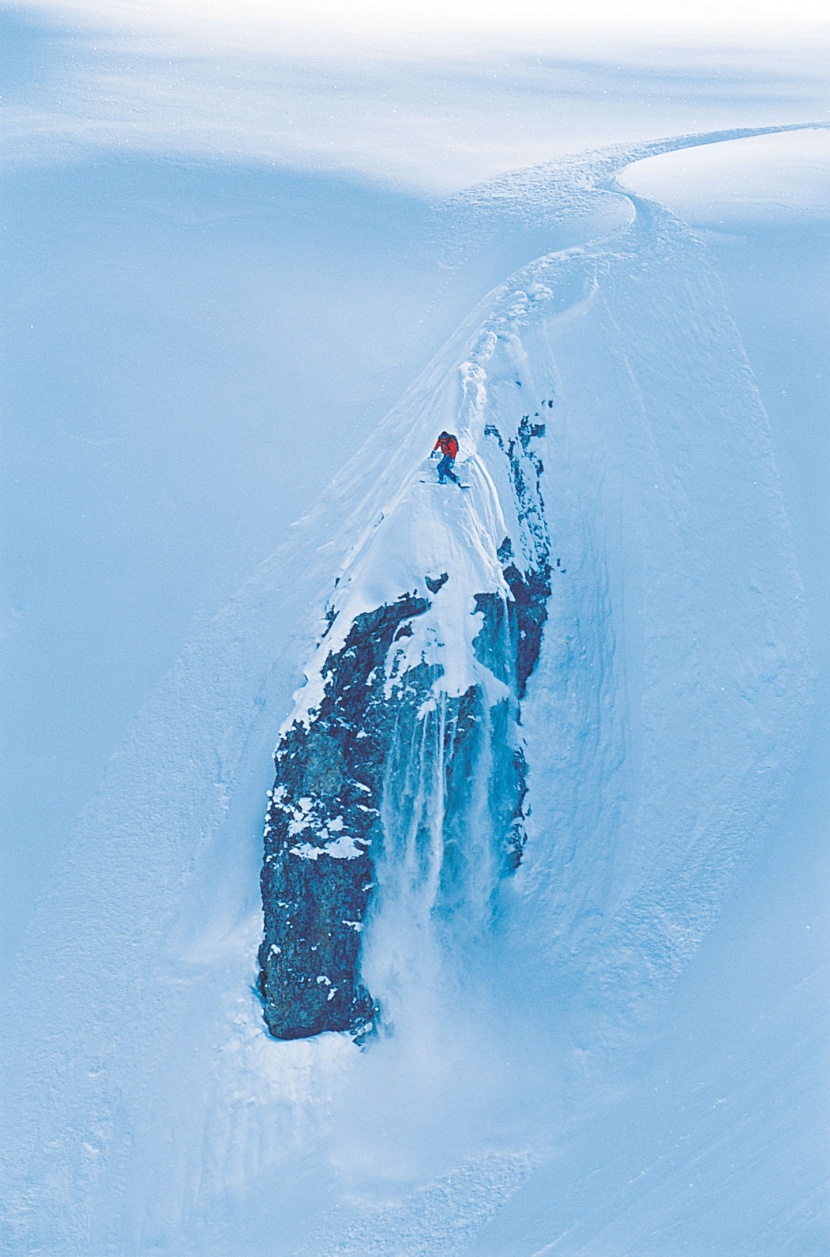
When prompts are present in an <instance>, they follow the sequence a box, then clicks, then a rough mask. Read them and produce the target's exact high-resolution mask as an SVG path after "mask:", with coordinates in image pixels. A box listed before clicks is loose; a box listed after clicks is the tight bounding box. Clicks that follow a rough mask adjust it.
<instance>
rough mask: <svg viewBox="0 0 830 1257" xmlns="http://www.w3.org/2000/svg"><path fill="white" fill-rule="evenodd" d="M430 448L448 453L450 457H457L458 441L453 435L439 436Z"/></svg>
mask: <svg viewBox="0 0 830 1257" xmlns="http://www.w3.org/2000/svg"><path fill="white" fill-rule="evenodd" d="M432 449H433V452H435V450H440V451H441V453H442V454H449V456H450V458H457V457H458V442H457V441H456V439H455V437H454V436H439V438H438V440H437V441H436V442H435V444H434V445H433V447H432Z"/></svg>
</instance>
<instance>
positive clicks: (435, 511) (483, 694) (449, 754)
mask: <svg viewBox="0 0 830 1257" xmlns="http://www.w3.org/2000/svg"><path fill="white" fill-rule="evenodd" d="M496 347H497V339H496V338H495V337H494V336H493V334H492V333H491V332H488V333H487V334H486V335H485V336H484V338H483V340H482V341H481V344H480V346H479V348H478V351H477V354H476V356H475V357H474V358H473V359H471V360H470V361H468V362H465V363H464V364H463V365H462V367H461V382H462V418H463V419H464V420H465V422H464V424H463V428H462V431H463V437H462V447H463V448H464V450H465V455H466V456H465V458H464V466H465V472H464V474H465V475H468V476H469V477H470V479H471V484H470V486H469V491H468V490H462V489H459V488H458V487H456V486H455V485H453V484H448V485H443V486H442V485H439V484H438V482H437V479H436V477H435V473H434V470H433V469H432V467H429V468H425V467H424V466H422V465H420V466H418V467H417V468H416V469H413V471H412V472H411V473H410V476H409V478H408V483H407V484H406V485H405V486H404V488H403V490H402V491H401V492H400V493H399V494H398V496H397V499H396V500H395V501H394V503H393V504H392V505H391V506H390V507H389V508H388V511H387V512H384V514H383V516H382V518H381V519H379V520H378V522H377V525H376V527H375V528H374V529H373V531H372V534H371V535H370V537H369V538H368V539H367V540H366V541H365V542H364V543H363V545H362V546H361V547H360V548H359V549H358V551H357V553H356V554H355V555H354V556H353V558H352V559H351V561H350V563H349V565H348V567H347V569H346V570H345V571H344V572H343V573H342V574H341V576H340V577H338V580H337V587H336V590H335V593H334V596H333V598H332V600H331V602H330V603H329V605H328V607H327V608H326V614H325V622H326V632H325V635H324V638H323V641H322V642H321V644H320V647H319V650H318V654H317V659H316V660H315V661H314V663H313V664H312V665H311V666H310V668H309V678H308V682H307V685H306V688H305V690H304V691H302V692H301V693H300V695H299V701H298V706H297V710H296V712H295V713H294V715H293V716H292V717H291V719H290V720H289V722H288V725H287V727H286V729H285V731H284V733H283V736H282V739H281V741H280V743H279V746H278V747H277V750H276V756H275V759H276V768H277V776H276V782H275V785H274V789H273V791H272V792H271V796H270V799H271V801H270V805H269V809H268V817H267V821H266V826H265V862H264V866H263V871H262V901H263V908H264V914H265V937H264V939H263V942H262V945H261V947H260V950H259V962H260V983H259V984H260V991H261V994H262V997H263V1004H264V1010H265V1018H266V1021H267V1023H268V1026H269V1029H270V1030H271V1033H272V1034H274V1035H275V1036H277V1037H279V1038H299V1037H303V1036H307V1035H313V1034H318V1033H320V1032H321V1031H323V1030H350V1031H351V1032H352V1033H353V1034H355V1035H356V1037H357V1038H358V1039H362V1038H363V1037H365V1035H366V1034H367V1033H368V1032H369V1030H371V1029H372V1028H373V1026H374V1024H375V1021H376V1018H377V1004H376V1002H375V1001H374V1000H373V998H372V996H371V995H370V993H369V991H368V990H367V988H366V986H365V983H364V981H363V979H362V976H361V972H360V953H361V941H362V934H363V931H364V929H365V927H366V926H367V924H369V925H370V927H371V921H370V920H368V917H369V915H370V909H371V908H372V906H373V904H374V902H375V900H377V901H378V908H377V914H378V915H381V916H383V915H384V914H385V913H388V912H389V911H390V904H391V903H392V902H394V903H395V904H396V906H397V908H398V910H400V911H403V912H404V913H407V911H408V912H409V913H410V914H414V915H415V917H416V918H417V919H418V920H419V923H420V926H421V928H422V929H423V930H424V931H427V930H429V928H430V925H431V923H433V922H436V921H443V922H445V923H448V924H450V925H451V926H452V928H458V925H459V923H460V922H463V923H464V928H465V929H466V930H468V931H469V930H473V931H478V930H481V929H484V928H486V926H487V924H488V921H489V917H490V914H491V909H492V900H493V896H494V894H495V891H496V889H497V886H498V883H499V881H500V879H501V878H502V877H504V876H505V875H506V874H508V873H510V872H513V871H515V869H516V868H517V867H518V865H519V863H520V861H521V856H522V849H523V847H524V842H525V806H526V805H525V800H526V795H527V764H526V760H525V754H524V749H523V739H522V736H521V729H520V715H519V713H520V700H521V699H522V698H523V697H524V694H525V691H526V688H527V682H528V679H529V677H530V674H531V673H532V671H533V669H534V667H535V665H536V662H537V660H538V657H539V651H540V647H541V639H542V631H543V628H544V623H545V619H546V616H547V599H548V597H549V595H550V575H551V571H550V562H549V553H550V547H549V540H548V535H547V528H546V525H545V517H544V502H543V500H542V497H541V493H540V488H539V478H540V475H541V473H542V470H543V464H542V460H541V458H540V457H539V455H538V453H537V448H538V446H539V443H540V441H541V440H542V439H543V437H544V433H545V420H544V418H543V415H546V414H549V413H550V406H551V405H552V402H551V401H550V399H539V400H538V401H537V403H536V405H537V409H535V410H534V412H533V414H532V415H530V414H526V413H518V415H516V416H515V417H514V418H513V419H512V422H508V421H507V416H508V415H509V414H510V412H511V411H513V412H516V411H519V412H521V411H522V409H523V407H524V406H525V405H526V404H527V401H526V397H525V395H524V393H523V387H524V386H523V381H522V379H521V377H520V366H519V363H518V362H517V361H515V360H514V357H513V356H512V355H511V354H509V353H508V356H507V358H506V359H505V362H504V363H503V364H502V369H503V370H506V371H507V377H506V378H507V379H509V388H510V389H511V390H512V394H513V397H512V399H511V405H510V406H505V407H503V414H502V415H500V417H499V423H500V426H498V425H497V424H496V423H493V422H487V423H485V422H484V415H485V413H486V412H487V409H488V390H487V378H488V377H487V374H486V371H485V368H484V365H483V364H484V363H485V362H486V363H488V365H489V367H490V371H491V372H492V369H493V366H492V364H493V363H494V362H497V361H498V356H497V355H496V352H495V351H496ZM465 410H466V413H464V411H465ZM374 601H377V603H378V605H375V606H372V605H371V604H372V603H373V602H374ZM365 607H370V609H368V610H364V609H363V608H365ZM370 935H371V928H370Z"/></svg>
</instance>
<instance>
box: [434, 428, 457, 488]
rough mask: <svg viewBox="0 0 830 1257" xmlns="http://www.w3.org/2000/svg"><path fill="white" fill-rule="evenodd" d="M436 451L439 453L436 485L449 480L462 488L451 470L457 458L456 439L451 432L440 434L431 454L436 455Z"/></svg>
mask: <svg viewBox="0 0 830 1257" xmlns="http://www.w3.org/2000/svg"><path fill="white" fill-rule="evenodd" d="M438 451H440V453H441V460H440V462H439V463H438V483H439V484H446V482H447V480H448V479H449V480H452V482H453V483H454V484H457V485H458V487H459V488H462V487H463V486H462V484H461V481H460V480H459V479H458V476H457V475H456V474H455V472H454V471H453V469H452V465H453V463H454V462H455V460H456V458H457V457H458V437H455V436H453V434H452V433H451V432H442V433H441V434H440V435H439V437H438V440H437V441H436V442H435V444H434V445H433V447H432V453H433V454H436V453H437V452H438ZM430 457H431V456H430Z"/></svg>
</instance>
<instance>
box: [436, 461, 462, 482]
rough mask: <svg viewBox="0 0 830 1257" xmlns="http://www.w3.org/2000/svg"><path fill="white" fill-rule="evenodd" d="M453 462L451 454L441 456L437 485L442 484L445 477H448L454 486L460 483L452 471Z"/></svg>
mask: <svg viewBox="0 0 830 1257" xmlns="http://www.w3.org/2000/svg"><path fill="white" fill-rule="evenodd" d="M454 462H455V459H454V458H453V457H452V455H451V454H445V455H444V456H443V458H442V459H441V461H440V462H439V464H438V483H439V484H443V483H444V481H445V480H446V479H447V477H449V479H450V480H454V481H455V483H456V484H460V483H461V482H460V480H459V479H458V476H457V475H456V474H455V472H454V471H453V469H452V465H453V463H454Z"/></svg>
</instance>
